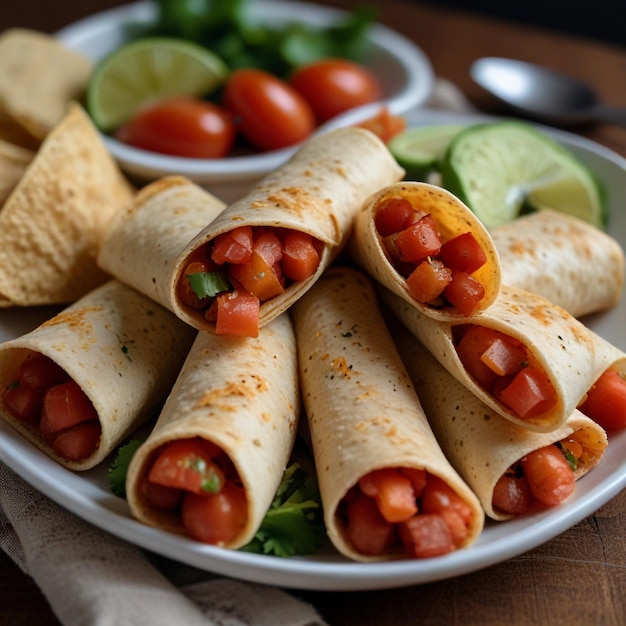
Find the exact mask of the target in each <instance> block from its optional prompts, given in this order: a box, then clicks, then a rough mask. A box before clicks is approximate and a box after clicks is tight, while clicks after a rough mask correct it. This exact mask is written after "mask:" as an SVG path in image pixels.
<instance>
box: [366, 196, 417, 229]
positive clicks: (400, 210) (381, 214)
mask: <svg viewBox="0 0 626 626" xmlns="http://www.w3.org/2000/svg"><path fill="white" fill-rule="evenodd" d="M415 214H416V211H415V209H414V208H413V205H412V204H411V203H410V202H409V201H408V200H407V199H406V198H386V199H385V200H383V201H382V202H380V203H379V205H378V206H377V207H376V215H375V217H374V224H375V225H376V230H377V232H378V234H379V235H380V236H381V237H387V236H389V235H393V234H394V233H399V232H400V231H401V230H404V229H405V228H406V227H407V226H410V225H411V224H412V223H413V222H414V221H415V219H414V216H415Z"/></svg>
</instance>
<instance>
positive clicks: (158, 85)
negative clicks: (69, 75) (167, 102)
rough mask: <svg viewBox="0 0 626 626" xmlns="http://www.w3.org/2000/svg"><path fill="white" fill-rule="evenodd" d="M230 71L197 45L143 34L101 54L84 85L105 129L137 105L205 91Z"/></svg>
mask: <svg viewBox="0 0 626 626" xmlns="http://www.w3.org/2000/svg"><path fill="white" fill-rule="evenodd" d="M227 75H228V68H227V67H226V65H225V63H224V62H223V61H222V60H221V59H220V58H219V57H218V56H216V55H215V54H213V52H211V51H210V50H207V49H206V48H203V47H202V46H200V45H197V44H194V43H191V42H187V41H182V40H179V39H168V38H153V37H150V38H145V39H139V40H137V41H134V42H132V43H129V44H126V45H124V46H122V47H121V48H118V49H117V50H115V51H114V52H112V53H111V54H110V55H109V56H107V57H105V58H104V59H103V60H102V61H101V62H100V63H99V64H98V65H97V66H96V69H95V70H94V72H93V73H92V75H91V78H90V80H89V84H88V85H87V110H88V111H89V114H90V115H91V117H92V119H93V121H94V123H95V125H96V126H97V127H98V128H99V129H100V130H102V131H104V132H108V131H111V130H113V129H115V128H117V127H119V126H120V125H121V124H123V123H124V122H125V121H126V120H128V119H129V118H130V117H131V116H132V115H133V114H134V112H135V111H137V109H138V108H139V107H141V106H142V105H144V104H148V103H151V102H155V101H157V100H161V99H164V98H168V97H172V96H195V97H201V96H205V95H207V94H209V93H211V92H212V91H214V90H215V89H216V88H217V87H218V86H219V85H221V84H222V83H223V82H224V80H225V79H226V76H227Z"/></svg>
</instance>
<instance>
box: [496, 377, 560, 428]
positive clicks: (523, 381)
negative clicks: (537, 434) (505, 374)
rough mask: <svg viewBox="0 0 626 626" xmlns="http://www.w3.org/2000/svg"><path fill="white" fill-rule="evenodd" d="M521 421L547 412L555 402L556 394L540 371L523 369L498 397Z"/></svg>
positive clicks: (548, 380)
mask: <svg viewBox="0 0 626 626" xmlns="http://www.w3.org/2000/svg"><path fill="white" fill-rule="evenodd" d="M497 398H498V400H500V402H502V403H503V404H506V406H508V407H509V408H510V409H511V410H512V411H513V412H514V413H515V414H516V415H518V416H519V417H521V418H522V419H531V418H533V417H537V416H538V415H541V414H542V413H545V412H546V411H548V410H549V409H550V408H551V407H552V406H553V405H554V403H555V402H556V392H555V391H554V387H553V386H552V383H551V382H550V379H549V378H548V376H547V375H546V374H545V373H544V372H543V371H542V370H540V369H537V368H534V367H525V368H524V369H522V370H520V371H519V372H518V373H517V374H516V375H515V376H514V377H513V380H512V381H511V383H510V384H509V385H507V386H506V387H505V388H504V389H503V390H502V391H501V392H500V393H499V394H498V395H497Z"/></svg>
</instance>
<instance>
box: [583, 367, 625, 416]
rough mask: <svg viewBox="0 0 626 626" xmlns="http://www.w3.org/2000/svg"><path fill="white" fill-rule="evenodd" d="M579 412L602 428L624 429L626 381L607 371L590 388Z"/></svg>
mask: <svg viewBox="0 0 626 626" xmlns="http://www.w3.org/2000/svg"><path fill="white" fill-rule="evenodd" d="M581 411H582V412H583V413H585V415H588V416H589V417H590V418H591V419H592V420H594V421H596V422H598V424H600V426H602V427H604V428H624V427H626V381H625V380H624V379H623V378H622V377H621V376H620V374H619V372H618V371H616V370H611V369H609V370H607V371H606V372H604V373H603V374H602V376H600V378H598V380H597V381H596V382H595V383H594V384H593V385H592V386H591V389H589V393H588V394H587V399H586V401H585V403H584V404H583V405H582V407H581Z"/></svg>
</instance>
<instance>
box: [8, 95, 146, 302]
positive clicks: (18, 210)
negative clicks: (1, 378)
mask: <svg viewBox="0 0 626 626" xmlns="http://www.w3.org/2000/svg"><path fill="white" fill-rule="evenodd" d="M133 194H134V190H133V189H132V187H131V186H130V184H129V183H128V182H127V181H126V179H125V178H124V176H123V175H122V173H121V172H120V170H119V168H118V167H117V164H116V163H115V161H114V160H113V158H112V157H111V155H110V154H109V153H108V151H107V149H106V148H105V146H104V144H103V142H102V139H101V137H100V134H99V133H98V131H97V130H96V129H95V127H94V126H93V124H92V122H91V121H90V120H89V118H88V116H87V114H86V113H85V112H84V110H83V109H82V108H81V107H80V106H79V105H74V106H72V107H71V109H70V112H69V113H68V114H67V116H66V117H65V118H64V119H63V120H62V121H61V122H60V123H59V124H58V126H56V127H55V128H54V130H52V132H51V133H50V134H49V135H48V137H47V138H46V140H45V141H44V142H43V144H42V145H41V148H40V149H39V150H38V151H37V153H36V155H35V157H34V158H33V160H32V162H31V163H30V165H29V166H28V168H27V169H26V171H25V173H24V175H23V176H22V178H21V179H20V181H19V182H18V184H17V185H16V187H15V188H14V189H13V191H12V192H11V194H10V195H9V197H8V198H7V200H6V202H5V203H4V205H3V206H2V208H1V209H0V304H2V306H36V305H43V304H67V303H70V302H74V301H75V300H78V299H79V298H80V297H82V296H83V295H85V294H86V293H88V292H89V291H91V290H92V289H94V288H95V287H97V286H98V285H101V284H102V283H104V282H105V281H106V280H108V279H109V276H108V275H107V274H106V273H105V272H103V271H102V270H101V269H99V268H98V266H97V265H96V256H97V254H98V248H99V245H100V241H101V239H102V237H103V235H104V233H105V231H106V228H107V227H108V223H109V220H110V219H111V218H112V217H113V215H115V213H116V212H117V211H119V210H121V209H122V208H123V207H124V206H125V205H127V204H128V203H130V201H131V200H132V197H133Z"/></svg>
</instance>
